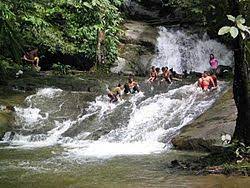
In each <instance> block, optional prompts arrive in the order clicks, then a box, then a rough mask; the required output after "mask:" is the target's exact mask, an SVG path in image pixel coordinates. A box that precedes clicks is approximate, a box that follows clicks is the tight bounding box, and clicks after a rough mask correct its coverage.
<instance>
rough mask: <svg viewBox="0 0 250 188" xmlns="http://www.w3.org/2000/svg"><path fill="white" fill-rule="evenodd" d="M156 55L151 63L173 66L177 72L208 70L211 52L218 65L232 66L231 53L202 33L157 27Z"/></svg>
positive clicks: (158, 65)
mask: <svg viewBox="0 0 250 188" xmlns="http://www.w3.org/2000/svg"><path fill="white" fill-rule="evenodd" d="M156 49H157V52H156V57H155V58H154V59H153V60H152V65H155V66H157V67H165V66H167V67H169V68H173V69H174V70H175V71H176V72H177V73H180V74H181V73H182V72H183V71H184V70H187V71H188V72H190V71H195V72H203V71H205V70H209V68H210V65H209V55H210V54H211V53H212V54H214V55H215V57H216V58H217V59H218V61H219V65H225V66H232V64H233V61H232V60H233V53H232V51H230V50H229V49H227V48H226V46H224V45H223V44H221V43H219V42H217V41H216V40H212V39H209V37H208V36H207V35H206V34H204V35H203V38H200V37H198V35H194V34H188V33H187V32H184V31H180V30H177V31H175V30H172V29H166V28H165V27H159V37H158V39H157V45H156Z"/></svg>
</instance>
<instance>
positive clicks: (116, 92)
mask: <svg viewBox="0 0 250 188" xmlns="http://www.w3.org/2000/svg"><path fill="white" fill-rule="evenodd" d="M122 89H123V87H122V85H121V84H118V85H117V87H115V88H114V89H112V90H110V89H108V90H107V92H108V97H109V98H110V102H111V103H114V102H117V101H118V98H119V99H120V100H121V99H122V98H121V94H122Z"/></svg>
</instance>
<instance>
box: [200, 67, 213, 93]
mask: <svg viewBox="0 0 250 188" xmlns="http://www.w3.org/2000/svg"><path fill="white" fill-rule="evenodd" d="M216 84H217V78H216ZM198 86H199V87H201V88H202V90H204V91H209V90H215V89H216V88H217V85H215V81H214V79H213V78H212V77H211V76H210V75H209V73H208V72H206V71H205V72H204V73H203V74H202V77H201V78H200V79H199V80H198Z"/></svg>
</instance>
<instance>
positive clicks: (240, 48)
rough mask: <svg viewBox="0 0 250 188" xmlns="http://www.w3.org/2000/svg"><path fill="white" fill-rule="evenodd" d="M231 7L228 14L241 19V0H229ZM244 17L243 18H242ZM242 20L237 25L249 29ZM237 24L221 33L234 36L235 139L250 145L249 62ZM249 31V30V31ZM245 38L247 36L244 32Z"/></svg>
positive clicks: (234, 19) (232, 18) (231, 17)
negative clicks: (245, 58) (245, 55)
mask: <svg viewBox="0 0 250 188" xmlns="http://www.w3.org/2000/svg"><path fill="white" fill-rule="evenodd" d="M228 3H229V5H230V9H231V14H232V16H230V15H229V16H228V18H229V19H230V20H231V21H236V18H238V19H240V16H239V15H240V2H239V0H229V1H228ZM242 19H243V18H242ZM244 22H245V21H244V20H242V22H239V24H238V23H236V25H237V27H238V28H239V29H240V30H242V31H244V30H245V29H246V31H248V28H247V27H245V28H243V27H242V23H244ZM238 28H236V27H235V26H233V27H228V28H226V27H224V32H223V28H221V30H220V31H219V34H223V33H224V34H225V33H227V32H230V34H231V35H232V37H233V38H235V39H234V40H233V42H232V46H233V50H234V62H235V69H234V82H233V93H234V100H235V104H236V107H237V110H238V115H237V119H236V127H235V132H234V136H233V137H234V139H237V140H239V141H241V142H244V143H245V144H246V145H250V88H249V85H248V64H247V62H245V61H244V43H243V41H242V39H241V37H240V36H239V35H238V33H239V31H238V30H239V29H238ZM248 32H249V31H248ZM242 37H243V39H244V38H245V36H244V34H242Z"/></svg>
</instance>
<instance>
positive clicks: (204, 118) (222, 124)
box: [172, 89, 237, 151]
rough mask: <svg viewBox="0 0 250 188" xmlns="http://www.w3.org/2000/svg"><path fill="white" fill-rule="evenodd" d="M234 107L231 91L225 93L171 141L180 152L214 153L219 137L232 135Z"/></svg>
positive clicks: (234, 118) (218, 146)
mask: <svg viewBox="0 0 250 188" xmlns="http://www.w3.org/2000/svg"><path fill="white" fill-rule="evenodd" d="M236 113H237V110H236V107H235V103H234V100H233V94H232V89H230V90H229V91H227V92H226V93H225V94H224V95H223V96H221V97H220V99H219V100H218V101H217V102H216V103H215V104H214V105H213V107H212V108H210V109H209V110H208V111H207V112H205V113H204V114H202V115H201V116H200V117H199V118H198V119H196V120H195V121H194V122H193V123H191V124H190V125H187V126H185V127H184V128H183V129H181V131H180V134H179V135H178V136H175V137H174V138H173V139H172V144H173V145H174V147H175V148H176V149H180V150H197V151H214V150H217V149H220V146H221V145H222V141H221V135H223V134H230V135H232V134H233V132H234V129H235V120H236Z"/></svg>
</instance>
